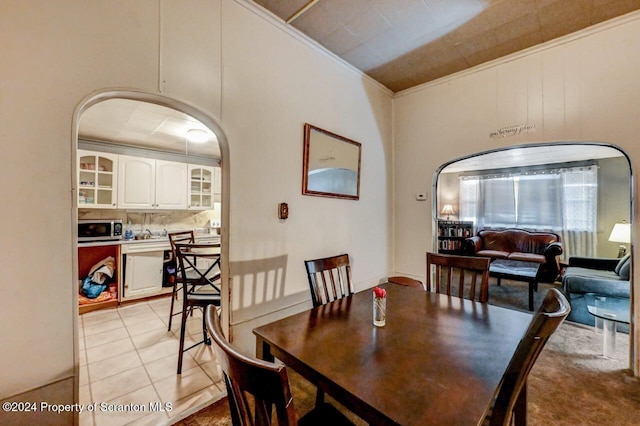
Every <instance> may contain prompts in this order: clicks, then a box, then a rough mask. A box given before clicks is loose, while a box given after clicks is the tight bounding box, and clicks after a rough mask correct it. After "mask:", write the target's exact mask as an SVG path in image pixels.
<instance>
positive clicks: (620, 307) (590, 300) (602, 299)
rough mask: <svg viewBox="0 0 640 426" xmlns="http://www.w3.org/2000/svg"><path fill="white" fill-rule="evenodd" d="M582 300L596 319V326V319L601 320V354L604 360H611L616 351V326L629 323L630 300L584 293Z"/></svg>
mask: <svg viewBox="0 0 640 426" xmlns="http://www.w3.org/2000/svg"><path fill="white" fill-rule="evenodd" d="M584 299H585V301H586V302H587V309H588V310H589V313H590V314H591V315H593V316H594V317H596V326H597V325H598V319H601V320H602V323H603V324H602V326H603V327H602V328H603V330H602V334H603V349H602V354H603V356H604V357H605V358H611V357H613V355H614V353H615V349H616V328H617V326H616V324H617V323H619V322H620V323H624V324H629V321H630V313H629V308H630V306H629V303H630V299H625V298H622V297H613V296H603V295H600V294H597V293H586V294H585V295H584Z"/></svg>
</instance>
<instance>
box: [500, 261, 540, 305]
mask: <svg viewBox="0 0 640 426" xmlns="http://www.w3.org/2000/svg"><path fill="white" fill-rule="evenodd" d="M538 269H540V264H539V263H537V262H525V261H522V260H508V259H496V260H494V261H493V262H491V264H490V265H489V276H492V277H495V278H497V279H498V285H500V280H501V279H502V278H506V279H509V280H515V281H524V282H528V283H529V310H530V311H533V291H534V290H535V291H537V290H538V279H537V276H538Z"/></svg>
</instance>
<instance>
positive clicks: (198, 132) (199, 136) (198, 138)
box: [187, 129, 209, 143]
mask: <svg viewBox="0 0 640 426" xmlns="http://www.w3.org/2000/svg"><path fill="white" fill-rule="evenodd" d="M187 140H188V141H189V142H193V143H205V142H206V141H207V140H209V134H208V133H207V132H206V131H204V130H202V129H189V130H188V131H187Z"/></svg>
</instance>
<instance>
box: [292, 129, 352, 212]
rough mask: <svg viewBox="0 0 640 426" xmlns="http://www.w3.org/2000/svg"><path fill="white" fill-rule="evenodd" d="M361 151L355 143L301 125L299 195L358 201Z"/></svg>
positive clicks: (321, 130)
mask: <svg viewBox="0 0 640 426" xmlns="http://www.w3.org/2000/svg"><path fill="white" fill-rule="evenodd" d="M361 149H362V148H361V145H360V143H358V142H355V141H352V140H350V139H347V138H345V137H342V136H339V135H336V134H335V133H331V132H329V131H327V130H323V129H320V128H318V127H315V126H312V125H311V124H308V123H307V124H305V126H304V157H303V173H302V193H303V194H305V195H315V196H321V197H333V198H346V199H350V200H357V199H359V198H360V156H361Z"/></svg>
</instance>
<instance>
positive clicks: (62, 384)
mask: <svg viewBox="0 0 640 426" xmlns="http://www.w3.org/2000/svg"><path fill="white" fill-rule="evenodd" d="M73 404H74V401H73V377H68V378H66V379H62V380H58V381H57V382H54V383H51V384H48V385H45V386H42V387H39V388H37V389H32V390H30V391H27V392H24V393H21V394H19V395H15V396H12V397H10V398H6V399H3V400H2V407H3V409H2V411H0V425H12V426H22V425H25V426H31V425H39V426H45V425H51V426H58V425H73V424H78V415H77V414H78V412H77V411H73V410H69V411H61V412H59V413H58V412H56V411H53V410H54V409H55V407H52V406H65V405H66V406H67V407H68V408H71V407H72V406H73ZM7 407H8V408H10V410H8V411H7V409H6V408H7Z"/></svg>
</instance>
